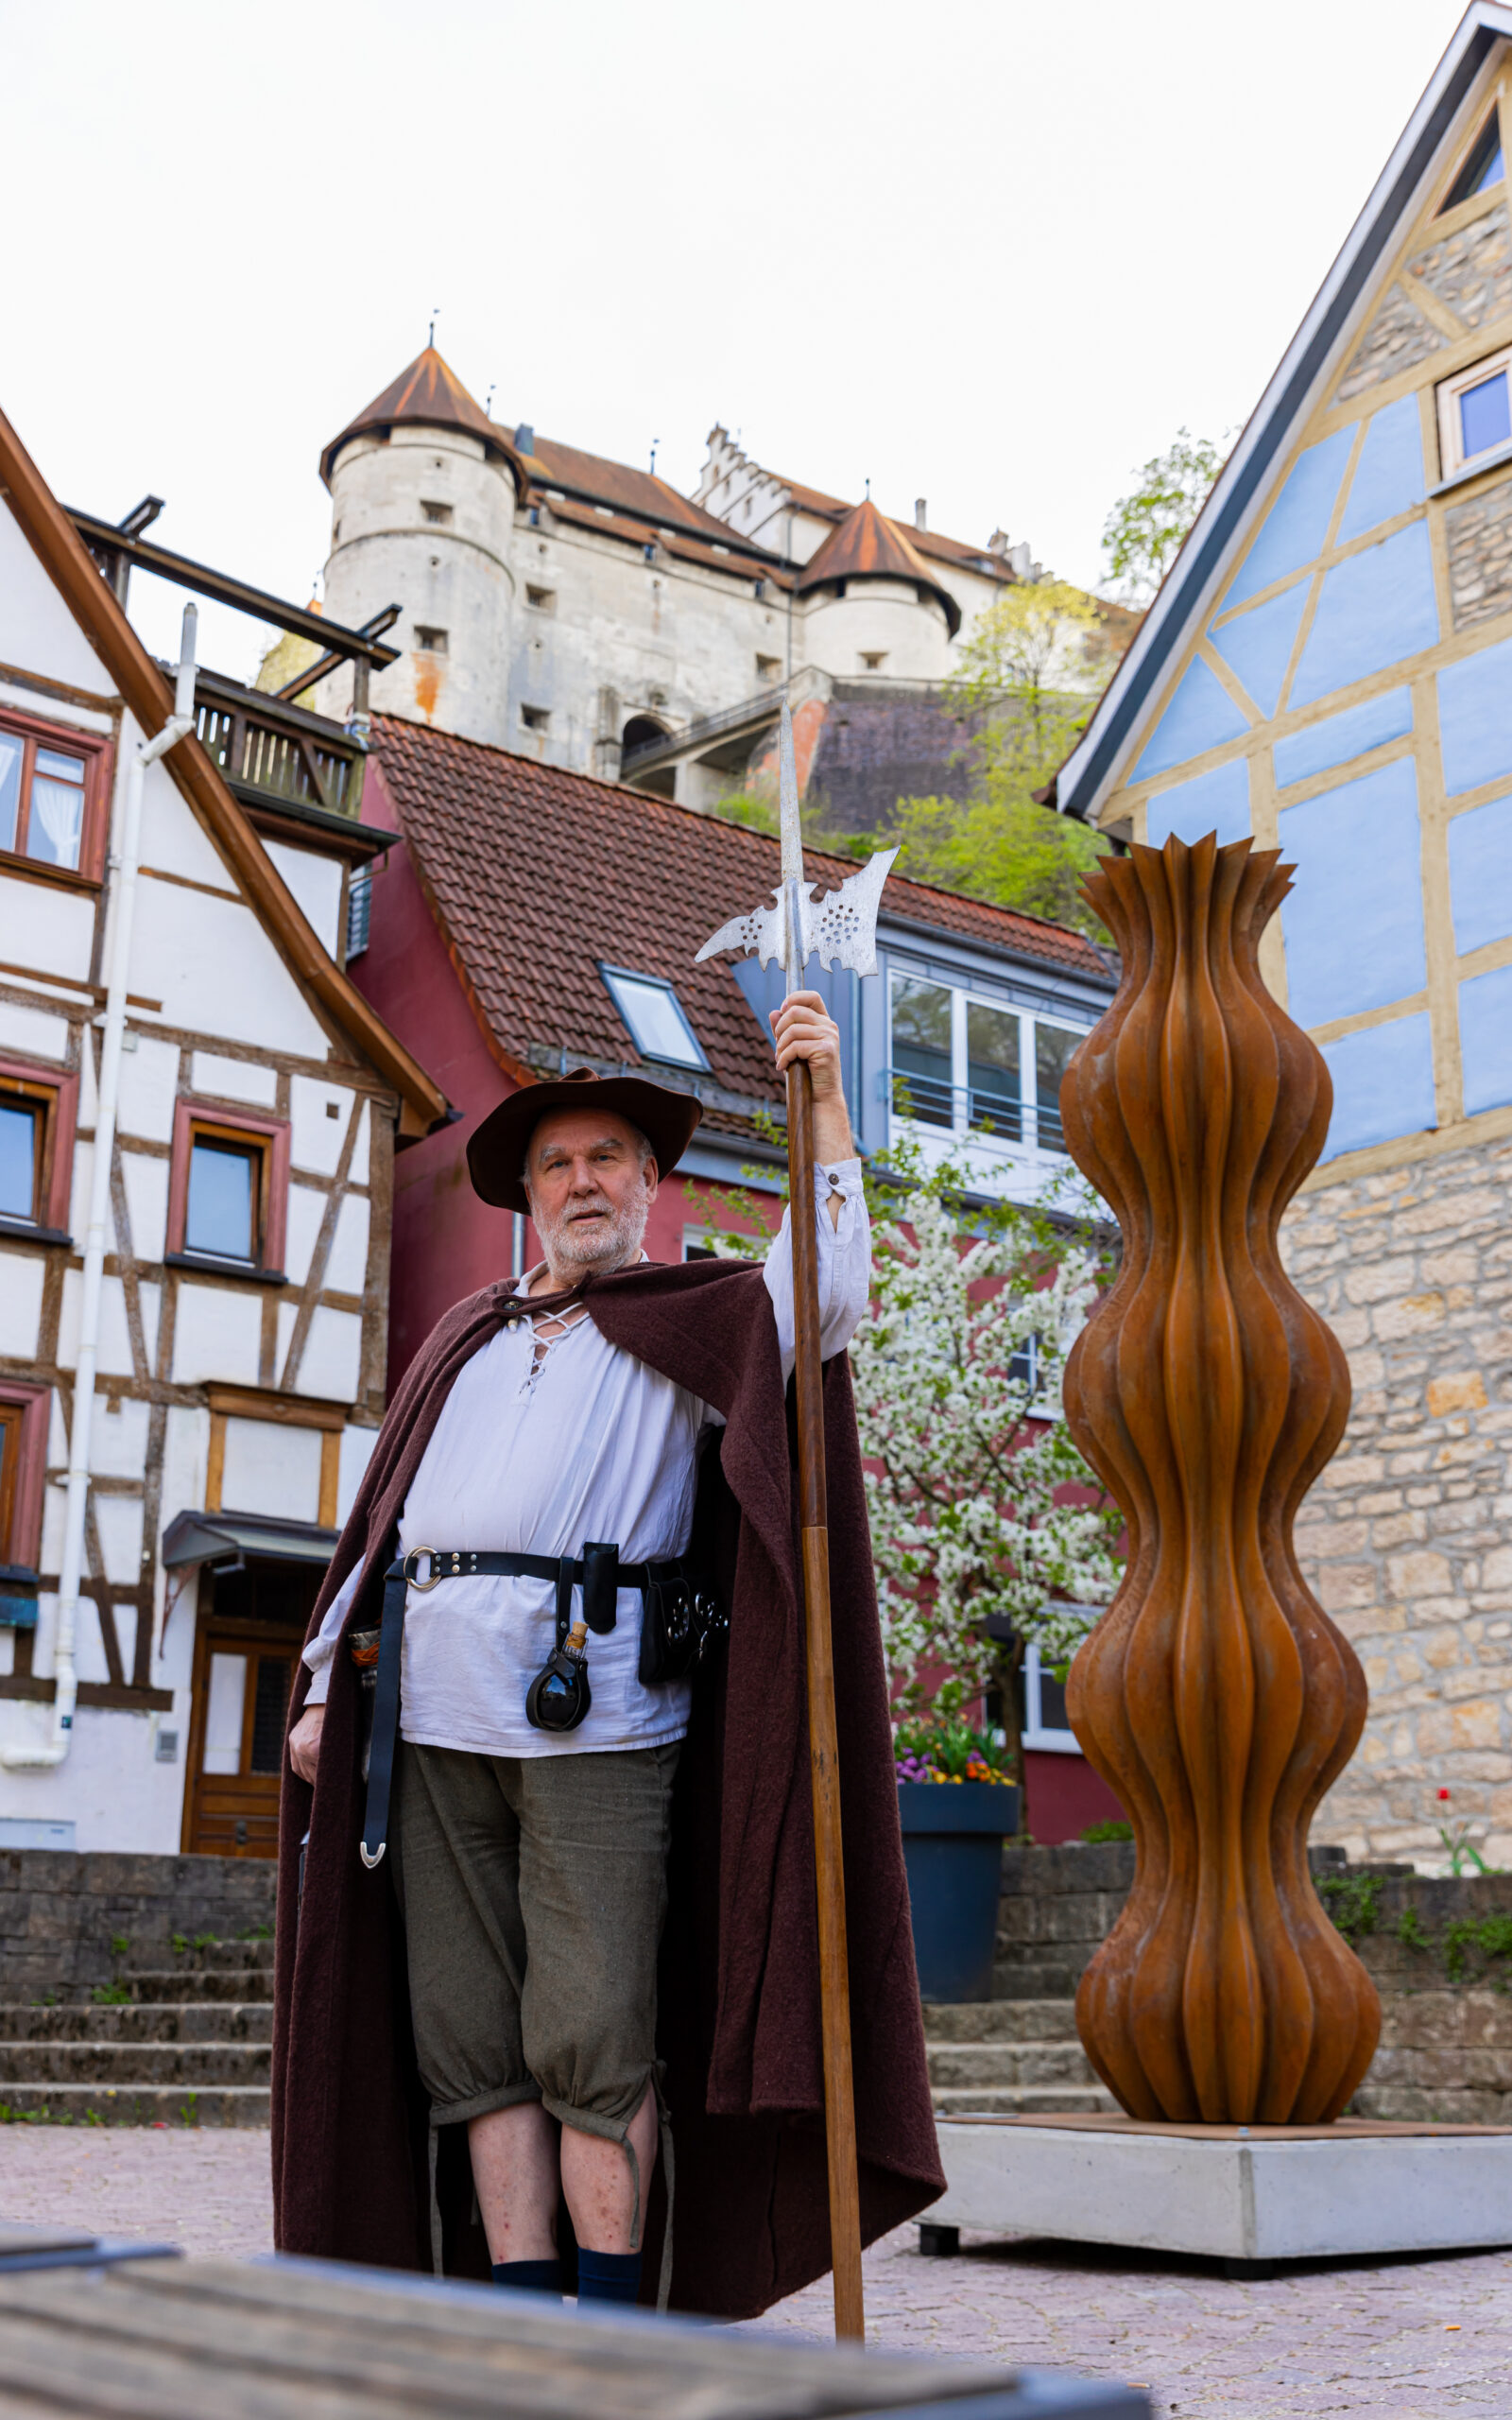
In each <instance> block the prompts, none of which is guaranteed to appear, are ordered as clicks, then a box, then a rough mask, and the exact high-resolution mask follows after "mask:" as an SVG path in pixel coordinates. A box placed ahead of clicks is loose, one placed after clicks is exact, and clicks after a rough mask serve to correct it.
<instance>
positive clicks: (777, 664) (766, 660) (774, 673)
mask: <svg viewBox="0 0 1512 2420" xmlns="http://www.w3.org/2000/svg"><path fill="white" fill-rule="evenodd" d="M781 675H782V657H781V656H780V655H759V656H758V657H757V658H756V678H757V680H758V681H761V682H764V683H771V682H773V681H776V680H778V679H780V678H781Z"/></svg>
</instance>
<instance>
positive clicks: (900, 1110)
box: [880, 1067, 1066, 1151]
mask: <svg viewBox="0 0 1512 2420" xmlns="http://www.w3.org/2000/svg"><path fill="white" fill-rule="evenodd" d="M880 1084H881V1089H882V1096H883V1098H884V1099H885V1100H887V1101H889V1102H890V1103H891V1106H892V1111H893V1115H894V1116H896V1117H906V1118H908V1119H909V1120H910V1122H911V1123H912V1124H914V1125H916V1126H936V1127H938V1128H940V1130H941V1131H942V1132H948V1133H953V1134H960V1133H969V1134H983V1135H986V1136H988V1137H989V1138H991V1139H995V1140H996V1141H999V1142H1003V1143H1028V1144H1031V1145H1037V1146H1038V1147H1039V1149H1040V1150H1041V1151H1063V1150H1065V1148H1066V1130H1065V1128H1064V1127H1063V1126H1062V1124H1061V1122H1060V1112H1059V1110H1058V1109H1052V1108H1050V1107H1049V1106H1048V1105H1042V1106H1041V1107H1040V1108H1038V1109H1036V1108H1035V1107H1033V1106H1032V1104H1031V1103H1029V1102H1028V1101H1025V1100H1022V1099H1021V1098H1020V1097H1019V1095H1018V1094H1017V1093H1005V1092H999V1091H997V1090H995V1089H992V1088H989V1087H988V1085H985V1084H948V1083H946V1082H945V1080H944V1079H943V1078H942V1077H939V1076H926V1075H923V1074H920V1073H919V1072H918V1071H916V1070H915V1069H913V1068H910V1067H885V1068H884V1069H883V1071H882V1075H881V1078H880Z"/></svg>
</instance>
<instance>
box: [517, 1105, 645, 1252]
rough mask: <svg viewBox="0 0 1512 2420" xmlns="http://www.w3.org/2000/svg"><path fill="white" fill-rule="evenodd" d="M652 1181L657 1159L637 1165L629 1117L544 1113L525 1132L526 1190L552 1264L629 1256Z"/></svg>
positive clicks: (636, 1246)
mask: <svg viewBox="0 0 1512 2420" xmlns="http://www.w3.org/2000/svg"><path fill="white" fill-rule="evenodd" d="M656 1179H657V1172H656V1162H655V1160H653V1159H647V1160H646V1162H645V1164H644V1167H643V1166H642V1162H641V1146H640V1143H639V1142H638V1140H637V1139H636V1135H635V1131H634V1129H633V1128H632V1127H631V1126H630V1125H629V1123H628V1122H627V1119H625V1118H623V1117H616V1116H614V1115H612V1114H606V1112H605V1111H603V1110H592V1109H558V1110H552V1111H550V1112H548V1114H547V1115H546V1116H544V1117H543V1118H542V1119H541V1123H540V1125H539V1126H538V1127H537V1128H536V1131H535V1132H534V1133H533V1134H532V1135H531V1137H530V1149H529V1150H528V1151H527V1153H526V1154H525V1191H526V1192H527V1193H528V1195H529V1197H530V1215H531V1217H532V1219H534V1220H535V1222H536V1233H537V1234H538V1235H539V1236H540V1237H541V1242H542V1243H543V1244H544V1245H545V1248H546V1258H547V1260H548V1261H549V1262H550V1264H551V1267H552V1269H553V1270H554V1271H556V1270H562V1271H576V1270H580V1269H594V1270H610V1269H620V1268H623V1267H624V1265H625V1263H626V1262H627V1261H629V1260H633V1259H634V1258H635V1256H636V1254H637V1253H638V1252H639V1251H640V1249H641V1242H642V1238H643V1237H644V1234H645V1222H646V1219H648V1218H649V1217H650V1214H651V1204H652V1202H653V1201H655V1200H656Z"/></svg>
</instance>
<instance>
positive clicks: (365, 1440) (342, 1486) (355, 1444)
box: [336, 1428, 378, 1528]
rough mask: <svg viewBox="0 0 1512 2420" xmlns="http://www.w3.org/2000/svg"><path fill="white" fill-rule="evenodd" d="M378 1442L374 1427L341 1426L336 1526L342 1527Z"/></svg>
mask: <svg viewBox="0 0 1512 2420" xmlns="http://www.w3.org/2000/svg"><path fill="white" fill-rule="evenodd" d="M377 1443H378V1431H377V1429H376V1428H343V1430H342V1431H341V1463H340V1470H339V1474H338V1477H337V1480H336V1526H337V1527H338V1528H344V1527H345V1525H346V1520H347V1515H348V1513H350V1512H351V1511H352V1503H353V1501H354V1500H355V1497H356V1494H357V1490H358V1488H359V1487H360V1486H361V1485H362V1481H363V1475H364V1473H365V1472H366V1470H367V1468H368V1464H369V1462H370V1461H371V1460H372V1449H373V1447H374V1446H375V1445H376V1444H377Z"/></svg>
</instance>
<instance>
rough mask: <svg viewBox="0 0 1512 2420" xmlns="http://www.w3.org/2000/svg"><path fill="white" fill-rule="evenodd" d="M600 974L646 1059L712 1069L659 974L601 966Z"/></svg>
mask: <svg viewBox="0 0 1512 2420" xmlns="http://www.w3.org/2000/svg"><path fill="white" fill-rule="evenodd" d="M598 971H599V973H600V975H602V977H604V981H605V984H606V985H607V987H608V990H609V995H610V999H611V1000H612V1001H613V1003H614V1006H615V1007H616V1009H618V1011H619V1012H620V1015H621V1017H622V1018H623V1019H624V1022H625V1025H626V1027H627V1030H628V1032H629V1036H630V1039H631V1041H632V1042H633V1043H634V1045H635V1046H636V1048H637V1050H638V1051H639V1052H640V1054H641V1056H642V1058H643V1059H660V1060H661V1061H662V1063H663V1065H665V1066H668V1067H707V1066H708V1064H709V1062H708V1060H707V1059H706V1058H705V1057H704V1055H703V1052H702V1050H701V1049H700V1048H699V1046H698V1039H697V1036H696V1034H695V1032H694V1029H693V1028H692V1026H691V1025H690V1024H689V1023H688V1019H687V1015H686V1013H685V1011H684V1010H683V1006H682V1003H681V1001H680V1000H679V997H678V995H677V994H676V992H675V991H674V990H673V988H672V986H671V984H670V983H666V982H663V981H662V977H660V976H659V975H636V974H634V973H632V972H631V970H630V969H629V968H628V967H624V966H605V965H603V964H602V963H601V964H600V966H599V970H598Z"/></svg>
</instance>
